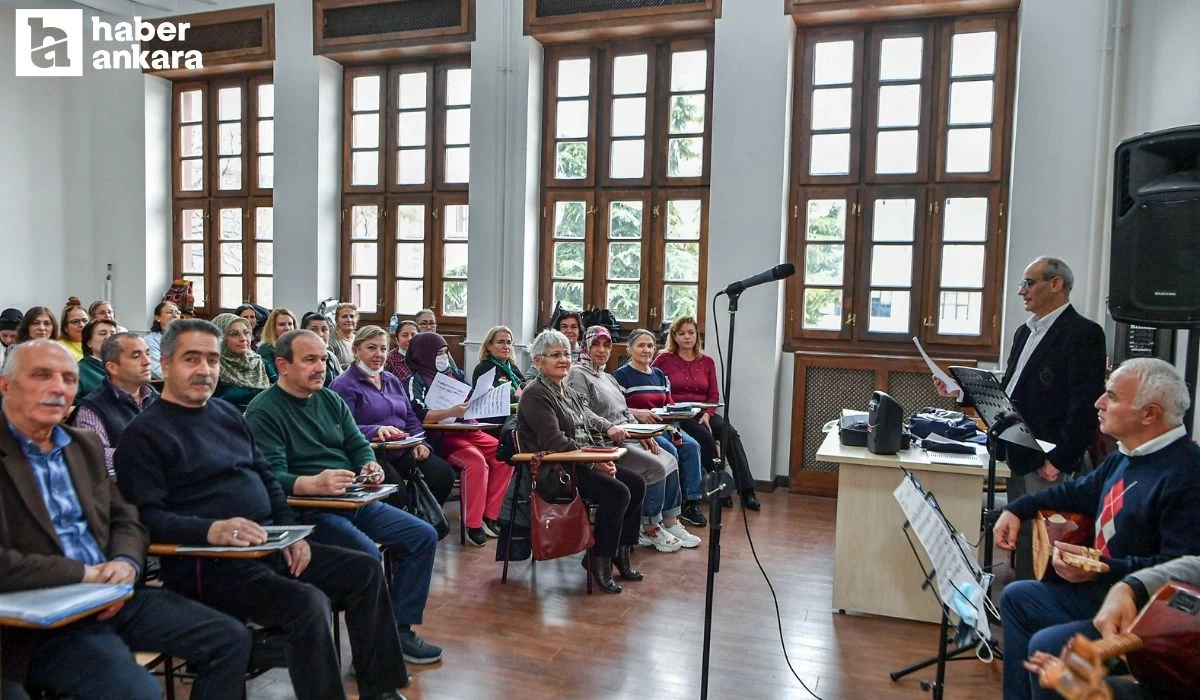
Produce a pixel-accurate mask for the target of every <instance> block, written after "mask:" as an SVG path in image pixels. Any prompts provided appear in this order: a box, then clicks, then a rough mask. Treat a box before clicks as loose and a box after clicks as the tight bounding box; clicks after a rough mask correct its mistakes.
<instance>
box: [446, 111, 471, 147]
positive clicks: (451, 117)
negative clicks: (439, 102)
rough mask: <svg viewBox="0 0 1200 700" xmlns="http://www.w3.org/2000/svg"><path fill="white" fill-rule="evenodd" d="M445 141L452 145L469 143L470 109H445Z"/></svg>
mask: <svg viewBox="0 0 1200 700" xmlns="http://www.w3.org/2000/svg"><path fill="white" fill-rule="evenodd" d="M446 143H447V144H449V145H452V146H453V145H459V144H467V143H471V110H469V109H448V110H446Z"/></svg>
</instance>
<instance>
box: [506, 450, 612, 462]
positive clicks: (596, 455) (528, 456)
mask: <svg viewBox="0 0 1200 700" xmlns="http://www.w3.org/2000/svg"><path fill="white" fill-rule="evenodd" d="M628 452H629V450H627V449H625V448H624V447H617V448H614V449H613V450H612V451H610V452H590V451H588V452H585V451H583V450H571V451H570V452H551V453H549V454H546V455H544V456H543V457H542V461H543V462H547V463H554V462H612V461H615V460H618V459H620V458H622V457H624V456H625V454H626V453H628ZM512 461H514V462H532V461H533V453H532V452H522V453H520V454H515V455H513V458H512Z"/></svg>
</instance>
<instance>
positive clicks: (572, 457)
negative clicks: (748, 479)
mask: <svg viewBox="0 0 1200 700" xmlns="http://www.w3.org/2000/svg"><path fill="white" fill-rule="evenodd" d="M627 452H629V450H626V449H625V448H624V447H618V448H616V449H614V450H612V451H611V452H584V451H583V450H571V451H570V452H551V453H549V454H547V455H545V456H543V457H542V461H543V462H546V463H554V462H613V461H615V460H618V459H620V458H622V457H624V456H625V454H626V453H627ZM512 461H514V462H532V461H533V453H532V452H522V453H520V454H515V455H513V458H512ZM897 507H898V506H897Z"/></svg>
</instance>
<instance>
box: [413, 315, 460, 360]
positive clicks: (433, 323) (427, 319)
mask: <svg viewBox="0 0 1200 700" xmlns="http://www.w3.org/2000/svg"><path fill="white" fill-rule="evenodd" d="M414 318H415V319H416V323H417V332H418V333H437V328H438V322H437V314H435V313H433V310H432V309H421V310H420V311H418V312H417V315H416V316H415V317H414ZM450 366H451V367H452V368H454V369H458V363H457V362H455V361H454V357H452V356H451V357H450Z"/></svg>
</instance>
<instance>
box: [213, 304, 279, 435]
mask: <svg viewBox="0 0 1200 700" xmlns="http://www.w3.org/2000/svg"><path fill="white" fill-rule="evenodd" d="M212 322H213V324H215V325H216V327H217V328H220V329H221V333H222V334H223V335H224V337H223V338H222V339H221V378H220V380H218V382H217V391H216V392H215V393H214V394H213V396H215V397H217V398H218V399H224V400H226V401H228V402H229V403H231V404H233V405H234V406H237V407H238V409H239V410H241V411H243V412H244V411H245V410H246V406H247V405H249V403H250V400H251V399H253V398H254V397H255V396H258V395H259V393H261V392H262V391H263V389H266V388H267V387H269V386H271V380H270V379H268V378H267V369H266V367H265V366H264V365H263V361H262V357H260V356H259V355H258V353H256V352H254V351H253V350H252V349H250V343H251V341H252V340H253V338H254V329H253V328H251V327H250V322H249V321H247V320H246V319H244V318H242V317H241V316H235V315H233V314H220V315H219V316H217V317H216V318H214V319H213V321H212Z"/></svg>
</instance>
